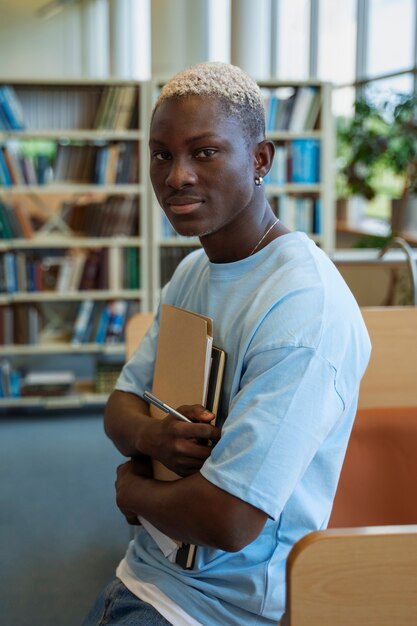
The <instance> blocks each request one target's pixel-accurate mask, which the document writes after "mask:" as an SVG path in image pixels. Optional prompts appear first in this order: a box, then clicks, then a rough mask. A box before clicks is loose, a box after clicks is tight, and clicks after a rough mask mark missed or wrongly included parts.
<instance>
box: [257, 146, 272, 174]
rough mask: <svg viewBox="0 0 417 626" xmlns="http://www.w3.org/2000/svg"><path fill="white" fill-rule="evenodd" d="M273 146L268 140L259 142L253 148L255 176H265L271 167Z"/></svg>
mask: <svg viewBox="0 0 417 626" xmlns="http://www.w3.org/2000/svg"><path fill="white" fill-rule="evenodd" d="M274 155H275V145H274V142H273V141H271V140H270V139H264V140H263V141H260V142H259V143H258V144H257V145H256V148H255V175H256V176H262V178H264V176H266V175H267V174H268V172H269V170H270V169H271V167H272V162H273V160H274Z"/></svg>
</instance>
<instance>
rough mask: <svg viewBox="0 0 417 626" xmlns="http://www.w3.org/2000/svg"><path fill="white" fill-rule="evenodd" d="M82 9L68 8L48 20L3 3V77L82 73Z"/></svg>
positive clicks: (0, 15) (0, 31) (0, 38)
mask: <svg viewBox="0 0 417 626" xmlns="http://www.w3.org/2000/svg"><path fill="white" fill-rule="evenodd" d="M81 52H82V46H81V11H80V8H79V7H78V6H74V7H68V8H66V9H65V10H63V11H62V12H61V13H58V14H57V15H55V16H52V17H51V18H49V19H40V18H38V17H37V16H35V15H34V13H33V12H32V11H29V10H28V9H25V10H23V9H22V8H19V7H14V6H9V5H7V6H5V5H0V77H2V78H7V77H15V78H16V77H23V78H37V77H40V78H45V77H56V78H59V77H62V78H66V77H71V76H72V77H79V76H82V67H81V58H82V54H81Z"/></svg>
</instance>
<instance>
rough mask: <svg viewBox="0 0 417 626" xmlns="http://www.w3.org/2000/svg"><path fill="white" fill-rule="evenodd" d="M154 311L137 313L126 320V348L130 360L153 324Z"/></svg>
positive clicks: (127, 358)
mask: <svg viewBox="0 0 417 626" xmlns="http://www.w3.org/2000/svg"><path fill="white" fill-rule="evenodd" d="M153 318H154V314H153V313H135V314H134V315H132V317H130V318H129V319H128V320H127V322H126V329H125V350H126V360H129V359H130V357H131V356H132V355H133V353H134V351H135V350H136V348H137V347H138V345H139V344H140V342H141V341H142V339H143V337H144V336H145V334H146V332H147V331H148V329H149V328H150V326H151V324H152V320H153Z"/></svg>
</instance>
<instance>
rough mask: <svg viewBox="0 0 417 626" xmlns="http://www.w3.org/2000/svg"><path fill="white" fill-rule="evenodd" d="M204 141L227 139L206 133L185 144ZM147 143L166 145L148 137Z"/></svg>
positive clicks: (195, 136) (191, 138)
mask: <svg viewBox="0 0 417 626" xmlns="http://www.w3.org/2000/svg"><path fill="white" fill-rule="evenodd" d="M206 139H212V140H215V141H226V142H227V141H228V139H227V137H222V136H220V135H217V134H216V133H212V132H207V133H201V135H194V136H193V137H190V139H187V140H186V142H185V143H187V144H190V143H194V142H195V141H203V140H206ZM149 143H154V144H158V145H160V146H165V145H166V144H165V142H164V141H163V140H159V139H157V138H154V137H149Z"/></svg>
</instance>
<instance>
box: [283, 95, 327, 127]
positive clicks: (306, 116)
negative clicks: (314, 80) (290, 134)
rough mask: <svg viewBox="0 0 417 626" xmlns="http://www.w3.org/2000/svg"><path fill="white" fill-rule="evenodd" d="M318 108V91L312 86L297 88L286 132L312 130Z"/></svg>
mask: <svg viewBox="0 0 417 626" xmlns="http://www.w3.org/2000/svg"><path fill="white" fill-rule="evenodd" d="M319 108H320V90H319V88H318V87H316V86H313V85H302V86H300V87H298V89H297V92H296V94H295V98H294V105H293V108H292V112H291V117H290V120H289V124H288V130H292V131H294V132H300V131H303V130H313V128H314V125H315V123H316V119H317V116H318V112H319Z"/></svg>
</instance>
